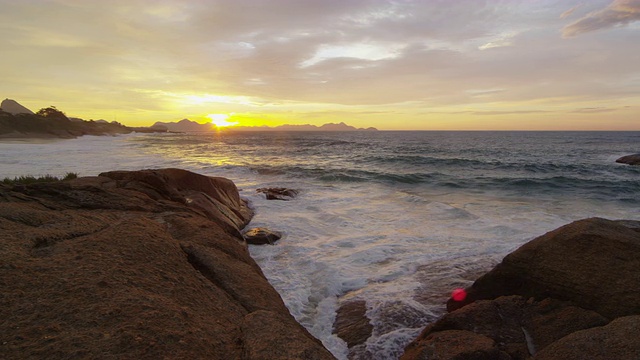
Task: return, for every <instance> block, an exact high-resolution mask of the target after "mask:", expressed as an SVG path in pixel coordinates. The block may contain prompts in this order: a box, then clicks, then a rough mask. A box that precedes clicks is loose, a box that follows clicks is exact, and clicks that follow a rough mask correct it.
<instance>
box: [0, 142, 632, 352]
mask: <svg viewBox="0 0 640 360" xmlns="http://www.w3.org/2000/svg"><path fill="white" fill-rule="evenodd" d="M639 144H640V132H382V131H380V132H344V133H329V132H326V133H325V132H299V133H296V132H288V133H283V132H260V133H232V132H220V133H187V134H131V135H124V136H116V137H109V136H102V137H94V136H85V137H81V138H78V139H72V140H56V141H46V142H40V143H34V142H16V141H13V142H10V141H5V142H0V178H5V177H16V176H20V175H35V176H37V175H45V174H50V175H56V176H63V175H65V174H66V173H67V172H75V173H78V175H80V176H92V175H97V174H98V173H100V172H103V171H111V170H139V169H149V168H164V167H177V168H183V169H187V170H191V171H195V172H198V173H201V174H205V175H212V176H223V177H227V178H229V179H231V180H233V181H234V182H235V183H236V185H237V186H238V188H239V189H240V194H241V196H242V197H244V198H245V199H247V200H248V201H249V202H250V205H251V206H252V207H253V208H254V209H255V211H256V215H255V217H254V218H253V220H252V222H251V224H250V225H249V227H267V228H269V229H272V230H276V231H280V232H282V233H283V234H284V237H283V238H282V239H281V240H280V241H279V242H277V243H276V245H274V246H250V249H249V250H250V252H251V255H252V256H253V258H254V259H255V260H256V261H257V262H258V264H259V265H260V266H261V268H262V270H263V272H264V273H265V275H266V276H267V278H268V279H269V281H270V282H271V283H272V285H273V286H274V287H275V288H276V290H278V292H279V293H280V294H281V296H282V298H283V299H284V301H285V303H286V305H287V306H288V308H289V310H290V311H291V313H292V314H293V315H294V316H295V317H296V319H297V320H298V321H299V322H300V323H301V324H302V325H304V326H305V327H306V328H307V329H308V330H309V331H310V332H311V333H312V334H313V335H315V336H316V337H318V338H319V339H320V340H321V341H322V342H323V343H324V344H325V346H326V347H327V348H328V349H330V350H331V351H332V353H333V354H334V355H335V356H336V357H338V358H339V359H346V358H347V356H348V353H349V350H348V349H347V346H346V343H345V342H344V341H342V340H341V339H339V338H338V337H336V336H335V335H333V334H332V332H333V323H334V321H335V317H336V311H337V309H338V308H339V307H340V306H341V305H342V304H344V303H346V302H350V301H357V300H363V301H365V302H366V308H367V317H368V318H370V319H371V323H372V325H373V326H374V328H373V334H372V336H371V337H370V338H369V339H368V340H367V341H366V343H365V344H362V345H360V346H358V347H357V348H355V349H352V355H351V356H352V357H353V358H362V359H397V358H398V357H399V356H400V355H401V354H402V351H403V348H404V346H406V344H407V343H408V342H410V341H411V340H412V339H413V338H414V337H415V336H417V334H418V333H419V332H420V331H421V330H422V328H424V326H426V325H427V324H429V323H430V322H433V321H434V320H435V319H437V317H439V316H441V315H442V314H443V312H444V304H443V303H444V301H445V300H446V299H447V297H448V295H449V293H450V291H451V290H453V289H454V288H457V287H462V286H466V285H469V284H470V283H471V282H472V281H473V280H474V279H475V278H476V277H477V276H478V275H480V274H482V273H483V272H486V271H488V270H490V269H491V267H492V266H493V265H495V264H496V263H497V262H499V261H500V260H501V258H502V257H503V256H504V255H506V254H507V253H509V252H510V251H512V250H514V249H515V248H517V247H518V246H520V245H522V244H523V243H525V242H527V241H529V240H531V239H533V238H534V237H537V236H539V235H542V234H543V233H545V232H547V231H550V230H552V229H555V228H557V227H559V226H562V225H565V224H567V223H569V222H571V221H574V220H577V219H582V218H587V217H593V216H598V217H604V218H608V219H631V220H640V196H638V194H639V193H640V167H637V166H636V167H634V166H628V165H622V164H617V163H615V159H617V158H619V157H621V156H623V155H628V154H632V153H638V152H640V149H639ZM262 187H288V188H292V189H296V190H299V191H300V194H299V196H298V197H297V198H295V199H294V200H292V201H268V200H266V199H265V197H264V195H263V194H260V193H257V192H256V189H258V188H262Z"/></svg>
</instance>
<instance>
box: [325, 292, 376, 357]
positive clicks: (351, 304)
mask: <svg viewBox="0 0 640 360" xmlns="http://www.w3.org/2000/svg"><path fill="white" fill-rule="evenodd" d="M333 332H334V334H337V335H338V337H340V338H341V339H342V340H344V341H345V342H346V343H347V346H348V347H349V348H351V347H353V346H356V345H360V344H362V343H364V342H365V341H367V339H368V338H369V337H370V336H371V334H372V333H373V325H371V323H370V322H369V318H368V317H367V303H366V302H365V301H364V300H355V301H347V302H345V303H344V304H342V305H341V306H340V308H338V312H337V315H336V320H335V322H334V324H333Z"/></svg>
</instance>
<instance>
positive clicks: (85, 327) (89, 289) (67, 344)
mask: <svg viewBox="0 0 640 360" xmlns="http://www.w3.org/2000/svg"><path fill="white" fill-rule="evenodd" d="M252 215H253V214H252V212H251V210H250V209H249V208H248V207H247V204H246V203H245V202H244V201H243V200H242V199H241V198H240V196H239V194H238V190H237V188H236V186H235V185H234V184H233V182H231V181H230V180H228V179H224V178H218V177H208V176H203V175H198V174H195V173H191V172H188V171H185V170H179V169H161V170H142V171H132V172H125V171H116V172H108V173H103V174H100V175H99V176H95V177H84V178H78V179H74V180H70V181H63V182H52V183H41V184H33V185H16V186H7V185H4V184H0V259H1V262H0V287H1V288H2V292H0V303H1V304H2V306H0V354H2V356H0V357H2V358H3V359H27V358H29V359H70V358H74V359H98V358H113V359H333V356H332V355H331V354H330V353H329V352H328V351H327V350H326V349H325V348H324V347H323V346H322V344H321V343H320V342H319V341H318V340H317V339H315V338H314V337H313V336H312V335H310V334H309V333H308V332H307V331H306V330H305V329H304V328H303V327H302V326H300V325H299V324H298V323H297V322H296V321H295V319H294V318H293V317H292V316H291V315H290V313H289V311H288V310H287V308H286V307H285V305H284V303H283V301H282V299H281V298H280V296H279V294H278V293H277V292H276V291H275V290H274V289H273V287H271V285H270V284H269V282H268V281H267V279H266V278H265V277H264V275H263V273H262V271H261V270H260V268H259V267H258V265H257V264H256V263H255V262H254V261H253V259H251V257H250V256H249V253H248V250H247V245H246V243H245V242H244V240H243V238H242V234H241V229H242V228H243V227H244V226H245V225H246V224H247V223H248V222H249V220H250V219H251V217H252Z"/></svg>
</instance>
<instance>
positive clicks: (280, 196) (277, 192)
mask: <svg viewBox="0 0 640 360" xmlns="http://www.w3.org/2000/svg"><path fill="white" fill-rule="evenodd" d="M256 191H257V192H259V193H263V194H264V195H265V196H266V197H267V200H284V201H287V200H291V199H293V198H295V197H296V196H298V190H295V189H288V188H260V189H256Z"/></svg>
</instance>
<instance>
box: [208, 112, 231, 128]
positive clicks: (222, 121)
mask: <svg viewBox="0 0 640 360" xmlns="http://www.w3.org/2000/svg"><path fill="white" fill-rule="evenodd" d="M207 117H208V118H209V119H211V122H212V123H213V124H215V125H216V126H217V127H227V126H234V125H237V124H238V122H237V121H229V115H227V114H209V115H207Z"/></svg>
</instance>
